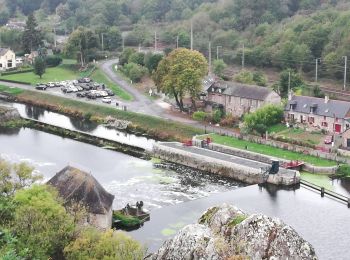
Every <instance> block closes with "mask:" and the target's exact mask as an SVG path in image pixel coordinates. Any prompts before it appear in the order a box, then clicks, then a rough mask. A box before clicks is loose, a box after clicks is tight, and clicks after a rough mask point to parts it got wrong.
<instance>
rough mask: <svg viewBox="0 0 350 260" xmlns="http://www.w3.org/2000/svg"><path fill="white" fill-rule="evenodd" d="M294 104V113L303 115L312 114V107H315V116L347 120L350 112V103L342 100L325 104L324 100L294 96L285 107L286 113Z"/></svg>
mask: <svg viewBox="0 0 350 260" xmlns="http://www.w3.org/2000/svg"><path fill="white" fill-rule="evenodd" d="M291 104H294V108H293V111H295V112H298V113H303V114H310V106H314V107H315V110H314V112H313V114H314V115H319V116H327V117H334V116H335V117H337V118H347V117H349V115H350V114H349V112H350V102H346V101H340V100H331V99H330V100H329V101H328V102H327V103H325V99H324V98H315V97H307V96H293V97H292V99H291V100H288V103H287V105H286V107H285V111H290V105H291Z"/></svg>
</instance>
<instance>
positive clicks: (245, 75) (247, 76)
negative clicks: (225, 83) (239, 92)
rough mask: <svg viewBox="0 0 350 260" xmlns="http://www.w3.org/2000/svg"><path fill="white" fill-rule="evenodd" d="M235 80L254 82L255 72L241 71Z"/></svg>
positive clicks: (247, 82) (244, 82) (245, 82)
mask: <svg viewBox="0 0 350 260" xmlns="http://www.w3.org/2000/svg"><path fill="white" fill-rule="evenodd" d="M235 80H236V81H238V82H240V83H243V84H254V80H253V73H251V72H250V71H246V70H244V71H241V72H240V73H239V74H238V75H237V76H236V77H235Z"/></svg>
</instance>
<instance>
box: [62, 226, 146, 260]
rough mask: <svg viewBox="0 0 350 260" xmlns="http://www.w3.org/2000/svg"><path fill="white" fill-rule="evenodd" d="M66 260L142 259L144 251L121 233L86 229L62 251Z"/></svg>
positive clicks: (135, 242)
mask: <svg viewBox="0 0 350 260" xmlns="http://www.w3.org/2000/svg"><path fill="white" fill-rule="evenodd" d="M64 254H65V257H66V259H67V260H75V259H81V260H88V259H130V260H141V259H143V258H144V255H145V249H144V248H143V247H142V246H141V245H140V244H139V243H138V242H137V241H135V240H133V239H132V238H130V237H128V236H126V235H125V234H124V233H122V232H114V231H113V230H107V231H105V232H99V231H97V230H95V229H87V230H85V231H84V232H82V233H81V234H80V236H79V237H78V238H77V239H76V240H74V241H73V242H71V243H70V244H69V245H68V246H66V248H65V249H64Z"/></svg>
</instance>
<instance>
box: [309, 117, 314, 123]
mask: <svg viewBox="0 0 350 260" xmlns="http://www.w3.org/2000/svg"><path fill="white" fill-rule="evenodd" d="M308 121H309V123H310V124H313V123H315V118H314V117H312V116H309V120H308Z"/></svg>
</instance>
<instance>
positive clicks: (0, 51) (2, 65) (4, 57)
mask: <svg viewBox="0 0 350 260" xmlns="http://www.w3.org/2000/svg"><path fill="white" fill-rule="evenodd" d="M13 68H16V54H15V53H14V52H13V51H11V50H10V49H6V48H0V71H4V70H8V69H13Z"/></svg>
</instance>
